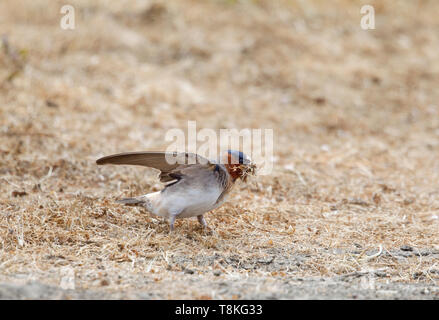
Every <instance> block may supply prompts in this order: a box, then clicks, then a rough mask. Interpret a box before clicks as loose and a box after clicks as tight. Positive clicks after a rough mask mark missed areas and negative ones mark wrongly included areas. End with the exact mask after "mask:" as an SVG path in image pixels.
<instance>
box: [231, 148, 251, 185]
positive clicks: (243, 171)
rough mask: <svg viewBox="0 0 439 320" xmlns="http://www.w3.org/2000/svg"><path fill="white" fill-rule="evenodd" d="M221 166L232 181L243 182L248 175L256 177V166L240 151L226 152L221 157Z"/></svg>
mask: <svg viewBox="0 0 439 320" xmlns="http://www.w3.org/2000/svg"><path fill="white" fill-rule="evenodd" d="M223 164H224V166H225V167H226V168H227V171H228V172H229V174H230V175H231V176H232V179H233V180H236V179H238V178H240V179H241V180H242V181H244V182H245V181H247V177H248V176H249V175H256V165H255V164H254V163H253V162H252V160H251V159H250V157H249V156H247V155H245V154H244V153H243V152H241V151H236V150H227V151H226V152H225V153H224V155H223Z"/></svg>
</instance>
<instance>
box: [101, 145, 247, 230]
mask: <svg viewBox="0 0 439 320" xmlns="http://www.w3.org/2000/svg"><path fill="white" fill-rule="evenodd" d="M96 164H98V165H106V164H114V165H139V166H145V167H150V168H154V169H158V170H159V171H160V174H159V177H160V181H161V182H164V183H165V186H164V188H163V189H162V190H160V191H157V192H152V193H147V194H145V195H141V196H138V197H134V198H123V199H120V200H117V201H116V202H117V203H120V204H125V205H130V206H140V207H143V208H146V210H147V211H148V212H150V213H152V214H154V215H157V216H161V217H164V218H166V219H168V220H169V226H170V231H171V232H172V231H173V230H174V223H175V220H176V219H180V218H188V217H194V216H196V217H197V219H198V222H199V223H200V224H201V225H202V227H203V228H207V227H208V225H207V222H206V220H205V219H204V214H205V213H206V212H209V211H212V210H214V209H217V208H218V207H220V206H221V205H223V204H224V203H225V202H226V201H227V198H228V195H229V193H230V191H231V190H232V188H233V186H234V185H235V182H236V181H237V180H242V181H243V182H246V181H247V178H248V177H249V176H253V175H256V164H255V163H253V162H252V160H251V159H250V157H249V156H247V155H246V154H244V153H243V152H242V151H237V150H227V151H225V152H223V154H222V157H220V158H219V160H218V161H217V160H208V159H207V158H205V157H202V156H200V155H198V154H195V153H189V152H164V151H141V152H125V153H119V154H113V155H109V156H106V157H103V158H100V159H98V160H96Z"/></svg>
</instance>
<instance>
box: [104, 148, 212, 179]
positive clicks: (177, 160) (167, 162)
mask: <svg viewBox="0 0 439 320" xmlns="http://www.w3.org/2000/svg"><path fill="white" fill-rule="evenodd" d="M96 163H97V164H98V165H103V164H128V165H138V166H145V167H151V168H155V169H158V170H160V171H161V173H160V180H161V181H162V182H167V181H172V180H178V179H179V175H180V174H181V170H182V169H184V168H187V167H189V166H193V165H205V166H212V165H213V164H212V163H211V162H210V161H209V160H207V159H206V158H204V157H202V156H200V155H197V154H194V153H187V152H155V151H143V152H125V153H119V154H114V155H110V156H106V157H103V158H100V159H98V160H96Z"/></svg>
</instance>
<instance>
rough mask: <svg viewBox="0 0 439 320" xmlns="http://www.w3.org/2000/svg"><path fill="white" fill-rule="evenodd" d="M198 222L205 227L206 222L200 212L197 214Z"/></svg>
mask: <svg viewBox="0 0 439 320" xmlns="http://www.w3.org/2000/svg"><path fill="white" fill-rule="evenodd" d="M197 219H198V222H199V223H200V224H201V225H202V226H203V228H207V222H206V220H204V217H203V215H202V214H200V215H199V216H197Z"/></svg>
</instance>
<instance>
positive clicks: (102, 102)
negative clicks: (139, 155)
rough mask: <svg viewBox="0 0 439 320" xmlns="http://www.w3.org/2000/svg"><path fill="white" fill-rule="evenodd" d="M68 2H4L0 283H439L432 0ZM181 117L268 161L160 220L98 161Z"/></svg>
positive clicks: (249, 294)
mask: <svg viewBox="0 0 439 320" xmlns="http://www.w3.org/2000/svg"><path fill="white" fill-rule="evenodd" d="M68 2H69V4H71V5H72V6H73V8H74V9H75V29H74V30H63V29H62V28H61V27H60V19H61V18H62V16H63V15H62V14H61V13H60V8H61V7H62V6H63V5H64V4H65V1H55V0H54V1H48V0H47V1H41V0H23V1H13V0H3V1H1V2H0V36H2V45H1V47H0V298H2V299H16V298H25V299H26V298H27V299H40V298H43V299H45V298H48V299H68V298H71V299H81V298H85V299H90V298H98V299H108V298H111V299H114V298H115V299H137V298H142V299H256V298H259V299H328V298H329V299H333V298H337V299H338V298H339V299H438V298H439V286H438V284H439V232H438V231H439V186H438V181H439V104H438V103H439V102H438V101H439V91H438V90H437V87H438V84H439V59H438V52H439V19H438V12H439V2H438V1H436V0H418V1H416V0H413V1H390V0H388V1H386V0H380V1H378V0H377V1H372V0H369V1H348V0H333V1H317V0H315V1H299V0H297V1H286V0H285V1H265V0H259V1H257V0H254V1H250V0H243V1H232V0H216V1H214V0H203V1H190V0H181V1H128V0H126V1H112V2H111V3H109V2H108V1H103V0H102V1H93V2H91V1H80V0H75V1H73V0H70V1H68ZM364 4H371V5H373V6H374V8H375V15H376V16H375V18H376V21H375V22H376V29H374V30H363V29H362V28H361V27H360V20H361V18H362V15H361V14H360V8H361V6H362V5H364ZM188 120H193V121H197V128H198V129H202V128H212V129H215V130H219V129H221V128H237V129H243V128H269V129H270V128H272V129H274V159H273V160H274V168H273V172H272V174H271V175H265V176H258V177H255V178H253V179H251V180H250V181H249V182H248V183H247V184H244V183H241V184H239V185H238V186H237V187H236V188H235V190H234V192H233V194H232V195H231V198H230V202H228V203H227V204H225V205H224V206H223V207H221V208H219V209H217V210H215V211H213V212H211V213H208V214H207V216H206V220H207V222H208V224H209V225H210V227H211V229H210V230H208V231H205V230H203V229H202V228H200V226H199V225H198V222H197V221H196V219H184V220H178V221H177V223H176V228H175V232H173V233H169V227H168V224H167V223H166V222H165V221H162V220H161V219H158V218H156V217H153V216H151V215H149V214H148V213H146V212H145V211H144V210H142V209H139V208H132V207H125V206H122V205H119V204H117V203H115V202H114V201H115V200H116V199H119V198H121V197H125V196H132V195H140V194H144V193H147V192H151V191H155V190H159V189H160V188H161V187H162V185H161V184H160V183H159V182H158V179H157V174H156V172H154V171H153V170H149V169H145V168H140V167H129V166H128V167H127V166H104V167H98V166H97V165H96V164H95V160H96V159H97V158H99V157H101V156H104V155H108V154H112V153H116V152H125V151H140V150H164V149H166V147H167V145H168V143H167V142H166V141H165V134H166V132H167V131H168V130H169V129H172V128H181V129H183V130H186V127H187V121H188Z"/></svg>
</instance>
